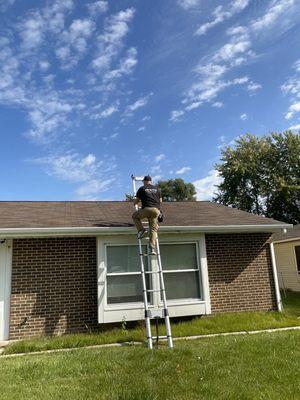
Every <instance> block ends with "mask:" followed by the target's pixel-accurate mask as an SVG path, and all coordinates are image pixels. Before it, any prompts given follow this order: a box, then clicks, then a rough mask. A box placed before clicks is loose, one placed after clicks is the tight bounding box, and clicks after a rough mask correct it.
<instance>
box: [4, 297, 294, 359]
mask: <svg viewBox="0 0 300 400" xmlns="http://www.w3.org/2000/svg"><path fill="white" fill-rule="evenodd" d="M299 316H300V293H293V292H289V293H288V296H287V298H286V300H285V311H284V312H283V313H278V312H247V313H234V314H219V315H214V316H209V317H198V318H193V319H190V320H182V321H178V322H172V333H173V336H174V337H182V336H193V335H203V334H210V333H222V332H235V331H250V330H261V329H270V328H283V327H287V326H297V325H300V318H299ZM160 330H161V333H163V331H164V330H163V327H161V328H160ZM153 332H154V331H153ZM144 340H145V330H144V328H143V326H142V325H141V324H138V325H137V326H136V327H134V328H131V329H125V330H124V329H121V328H114V329H111V330H108V331H105V332H100V333H97V334H96V333H95V334H72V335H63V336H59V337H53V338H48V337H42V338H35V339H28V340H22V341H18V342H15V343H12V344H10V345H9V346H7V347H6V348H5V351H4V354H12V353H27V352H32V351H41V350H51V349H61V348H74V347H84V346H89V345H97V344H107V343H116V342H119V343H122V342H131V341H139V342H141V341H144Z"/></svg>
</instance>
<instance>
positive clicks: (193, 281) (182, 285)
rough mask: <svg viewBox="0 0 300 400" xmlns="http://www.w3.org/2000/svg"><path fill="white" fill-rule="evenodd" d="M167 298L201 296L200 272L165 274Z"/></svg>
mask: <svg viewBox="0 0 300 400" xmlns="http://www.w3.org/2000/svg"><path fill="white" fill-rule="evenodd" d="M164 280H165V287H166V296H167V300H172V299H184V298H187V299H188V298H197V299H199V298H201V296H200V287H199V272H198V271H195V272H178V273H176V272H170V273H167V274H164Z"/></svg>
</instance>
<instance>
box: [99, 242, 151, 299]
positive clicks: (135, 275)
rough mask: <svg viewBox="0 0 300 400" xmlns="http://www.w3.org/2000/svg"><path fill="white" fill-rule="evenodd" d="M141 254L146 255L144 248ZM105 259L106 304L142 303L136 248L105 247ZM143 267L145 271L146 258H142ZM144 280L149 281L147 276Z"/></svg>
mask: <svg viewBox="0 0 300 400" xmlns="http://www.w3.org/2000/svg"><path fill="white" fill-rule="evenodd" d="M143 253H147V249H146V246H143ZM106 258H107V274H106V276H107V304H115V303H131V302H141V301H143V295H142V293H143V292H142V278H141V273H140V260H139V252H138V246H136V245H128V246H107V247H106ZM144 267H145V270H146V271H147V270H148V258H147V257H144ZM146 279H147V280H149V275H146ZM148 283H149V282H147V285H148ZM148 287H149V286H148Z"/></svg>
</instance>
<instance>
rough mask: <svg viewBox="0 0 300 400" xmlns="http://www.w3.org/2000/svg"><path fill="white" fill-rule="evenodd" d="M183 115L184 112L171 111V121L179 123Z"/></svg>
mask: <svg viewBox="0 0 300 400" xmlns="http://www.w3.org/2000/svg"><path fill="white" fill-rule="evenodd" d="M183 115H184V111H183V110H173V111H171V116H170V121H179V120H180V119H181V117H182V116H183Z"/></svg>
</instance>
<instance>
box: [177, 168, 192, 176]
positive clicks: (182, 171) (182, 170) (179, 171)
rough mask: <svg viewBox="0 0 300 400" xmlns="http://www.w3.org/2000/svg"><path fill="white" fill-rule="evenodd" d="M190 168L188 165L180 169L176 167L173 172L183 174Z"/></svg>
mask: <svg viewBox="0 0 300 400" xmlns="http://www.w3.org/2000/svg"><path fill="white" fill-rule="evenodd" d="M190 170H191V168H190V167H182V168H180V169H178V170H177V171H176V172H175V173H176V175H183V174H186V173H187V172H189V171H190Z"/></svg>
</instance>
